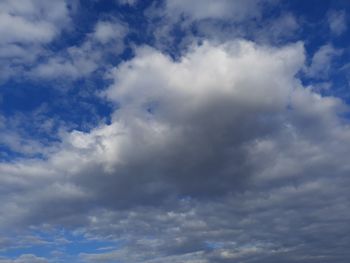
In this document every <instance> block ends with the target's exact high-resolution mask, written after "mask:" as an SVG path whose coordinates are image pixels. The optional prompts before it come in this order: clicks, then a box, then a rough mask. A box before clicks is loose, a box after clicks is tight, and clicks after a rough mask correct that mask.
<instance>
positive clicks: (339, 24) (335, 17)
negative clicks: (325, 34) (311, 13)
mask: <svg viewBox="0 0 350 263" xmlns="http://www.w3.org/2000/svg"><path fill="white" fill-rule="evenodd" d="M346 19H347V18H346V13H345V11H335V10H332V11H331V12H329V13H328V23H329V28H330V30H331V32H332V34H334V35H336V36H339V35H341V34H343V33H344V32H345V31H346V30H347V22H346Z"/></svg>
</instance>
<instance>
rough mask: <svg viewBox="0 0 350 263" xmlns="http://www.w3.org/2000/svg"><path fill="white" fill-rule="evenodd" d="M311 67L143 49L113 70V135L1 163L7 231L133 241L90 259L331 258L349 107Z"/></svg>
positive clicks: (287, 59) (279, 52)
mask: <svg viewBox="0 0 350 263" xmlns="http://www.w3.org/2000/svg"><path fill="white" fill-rule="evenodd" d="M304 60H305V55H304V49H303V45H302V43H296V44H293V45H289V46H285V47H282V48H276V47H270V46H259V45H257V44H254V43H252V42H249V41H244V40H237V41H233V42H227V43H225V44H213V43H210V42H205V43H204V44H202V45H193V46H192V47H191V48H190V49H189V51H188V52H187V53H186V54H185V55H184V56H182V57H181V58H179V59H178V60H173V59H172V58H170V57H169V56H167V55H165V54H163V53H161V52H159V51H157V50H155V49H152V48H150V47H143V48H138V49H137V50H136V54H135V57H134V58H132V59H131V60H130V61H126V62H124V63H122V64H121V65H120V66H118V67H117V68H115V69H114V70H112V71H111V73H110V74H109V76H110V78H111V81H112V82H113V84H112V85H111V86H110V87H109V88H108V90H107V91H106V92H105V94H104V95H105V96H106V97H107V98H108V99H109V100H111V101H112V102H114V103H116V105H118V109H117V110H116V111H115V112H114V114H113V119H112V123H111V124H110V125H105V124H103V125H100V126H99V127H96V128H94V129H92V130H91V131H90V132H78V131H73V132H70V133H66V134H65V135H63V136H62V143H61V144H60V145H59V147H58V148H56V150H55V152H54V153H50V154H48V155H47V160H26V161H24V160H22V161H21V160H20V161H17V162H15V163H8V164H4V163H1V164H0V174H1V175H2V176H1V178H0V185H1V187H2V188H3V189H6V191H2V192H1V193H2V196H1V198H2V206H1V209H0V212H1V214H2V215H3V216H2V217H1V219H0V226H1V228H2V229H4V228H11V226H13V225H14V224H15V225H16V227H17V228H21V227H23V228H26V227H28V226H37V227H38V226H39V227H40V226H42V225H43V224H45V225H46V226H47V225H49V226H54V225H59V226H66V227H72V228H75V227H79V231H81V232H82V233H85V235H86V238H89V237H90V238H102V239H103V238H108V239H109V240H116V241H120V242H121V243H119V245H118V246H117V247H116V248H115V249H111V251H106V252H101V253H98V254H97V253H93V252H92V253H85V254H81V255H80V257H81V259H83V260H86V261H88V262H89V261H90V262H91V261H92V262H94V261H97V260H99V261H100V262H113V261H117V260H121V261H124V262H153V263H156V262H164V261H171V262H188V263H190V262H225V260H231V259H228V258H232V257H235V258H236V259H237V260H239V261H241V262H254V258H256V257H257V258H259V260H260V261H259V262H281V261H283V259H286V258H291V260H292V261H291V262H298V259H300V258H303V257H305V256H306V255H310V254H311V256H316V255H314V253H313V252H312V253H311V252H310V251H316V252H318V251H320V249H321V250H322V251H326V252H327V253H328V254H327V255H325V260H327V261H329V259H331V258H334V257H335V256H336V251H332V250H330V249H329V248H328V245H327V242H328V240H329V237H337V238H335V239H334V238H333V239H332V244H333V245H336V246H337V247H340V248H341V247H342V246H344V244H345V243H346V242H345V243H344V244H343V243H342V240H348V236H347V235H346V233H348V231H347V230H348V222H347V220H346V218H348V216H349V211H348V209H344V206H345V204H346V201H345V200H347V198H348V196H349V193H348V178H347V177H348V176H347V175H348V172H349V169H350V167H349V164H348V160H347V159H348V158H347V157H348V156H349V149H350V147H349V143H348V142H349V138H350V130H349V127H348V125H347V124H346V123H344V120H343V119H340V117H339V113H341V112H343V111H344V110H345V106H344V104H343V102H342V101H341V100H339V99H336V98H333V97H322V96H320V95H319V94H317V93H315V92H314V91H312V90H311V89H308V88H305V87H303V86H302V85H301V82H300V81H299V80H298V79H297V78H296V77H295V75H296V74H297V72H299V71H300V70H301V69H302V68H303V66H304ZM330 175H331V176H330ZM9 192H10V193H11V195H9V194H7V193H9ZM320 193H322V194H321V195H320ZM335 221H336V222H337V226H335V225H334V224H333V222H335ZM298 229H302V230H303V231H298ZM286 237H290V238H288V239H286ZM305 237H308V238H314V240H315V242H311V243H310V242H308V243H305V242H302V241H303V240H305ZM327 261H324V262H327ZM321 262H322V261H321Z"/></svg>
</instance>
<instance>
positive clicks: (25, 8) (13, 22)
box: [0, 0, 75, 80]
mask: <svg viewBox="0 0 350 263" xmlns="http://www.w3.org/2000/svg"><path fill="white" fill-rule="evenodd" d="M74 2H75V0H74V1H71V2H70V4H73V3H74ZM70 15H71V14H70V10H69V3H68V2H67V1H65V0H53V1H44V0H28V1H22V0H4V1H1V2H0V34H1V36H2V37H1V39H0V65H1V66H2V67H3V70H2V72H1V73H0V80H6V79H8V78H9V77H11V76H12V75H14V74H19V73H21V74H22V73H23V67H24V66H28V64H30V63H33V62H34V61H35V60H36V59H37V58H38V56H39V55H40V54H43V53H44V49H43V45H45V44H47V43H50V42H51V41H53V40H54V39H55V38H56V37H57V36H59V34H60V33H61V32H62V30H64V29H65V28H67V27H69V24H70V22H71V18H70Z"/></svg>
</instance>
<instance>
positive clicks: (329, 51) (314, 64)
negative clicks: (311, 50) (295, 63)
mask: <svg viewBox="0 0 350 263" xmlns="http://www.w3.org/2000/svg"><path fill="white" fill-rule="evenodd" d="M341 54H342V50H339V49H336V48H334V47H333V46H332V45H330V44H327V45H324V46H322V47H320V49H319V50H317V51H316V53H315V54H314V55H313V57H312V60H311V64H310V66H309V67H308V68H307V69H306V74H307V75H308V76H309V77H312V78H317V79H324V78H327V77H328V75H329V73H330V70H331V66H332V62H333V60H334V58H335V57H337V56H340V55H341Z"/></svg>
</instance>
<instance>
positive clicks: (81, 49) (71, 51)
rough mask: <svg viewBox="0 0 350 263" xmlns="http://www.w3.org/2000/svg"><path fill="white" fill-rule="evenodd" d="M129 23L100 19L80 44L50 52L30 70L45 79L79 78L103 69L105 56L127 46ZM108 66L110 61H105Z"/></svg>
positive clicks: (33, 76) (33, 74)
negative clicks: (125, 42) (126, 37)
mask: <svg viewBox="0 0 350 263" xmlns="http://www.w3.org/2000/svg"><path fill="white" fill-rule="evenodd" d="M127 33H128V30H127V26H125V25H124V24H122V23H121V22H119V21H98V22H97V23H96V25H95V27H94V30H93V32H91V33H90V34H88V35H87V36H86V39H85V41H84V42H83V43H82V44H81V45H80V46H71V47H67V48H66V49H65V50H63V51H61V52H60V53H58V54H52V53H49V55H48V56H47V59H46V61H45V60H44V61H43V62H41V63H40V64H38V65H37V66H35V67H34V68H33V69H32V70H31V71H30V72H29V73H28V74H29V75H30V76H31V77H32V78H42V79H57V78H68V79H79V78H83V77H86V76H89V75H90V74H91V73H93V72H94V71H95V70H97V69H100V70H101V69H102V68H103V66H102V65H104V64H105V61H104V58H106V57H108V56H109V55H110V54H112V55H113V56H116V55H118V54H120V53H121V52H122V51H123V49H124V37H125V36H126V35H127ZM104 66H108V65H104Z"/></svg>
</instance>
